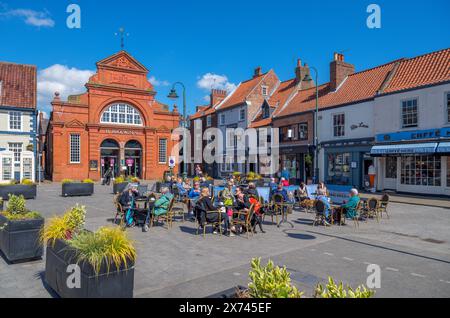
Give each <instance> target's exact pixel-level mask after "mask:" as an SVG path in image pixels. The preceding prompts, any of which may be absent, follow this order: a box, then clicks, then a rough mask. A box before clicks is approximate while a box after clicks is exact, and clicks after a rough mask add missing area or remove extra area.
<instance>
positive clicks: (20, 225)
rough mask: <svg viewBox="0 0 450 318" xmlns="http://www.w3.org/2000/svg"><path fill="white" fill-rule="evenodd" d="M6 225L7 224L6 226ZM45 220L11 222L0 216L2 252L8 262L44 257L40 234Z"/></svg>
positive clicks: (0, 248)
mask: <svg viewBox="0 0 450 318" xmlns="http://www.w3.org/2000/svg"><path fill="white" fill-rule="evenodd" d="M5 224H7V225H6V226H5ZM43 226H44V219H43V218H40V219H34V220H20V221H10V220H8V219H7V218H5V217H4V216H3V215H0V227H2V228H3V229H0V250H2V252H3V254H4V255H5V256H6V258H7V259H8V261H10V262H17V261H23V260H28V259H35V258H39V257H41V256H42V252H43V246H42V244H41V242H40V240H39V232H40V231H41V229H42V227H43Z"/></svg>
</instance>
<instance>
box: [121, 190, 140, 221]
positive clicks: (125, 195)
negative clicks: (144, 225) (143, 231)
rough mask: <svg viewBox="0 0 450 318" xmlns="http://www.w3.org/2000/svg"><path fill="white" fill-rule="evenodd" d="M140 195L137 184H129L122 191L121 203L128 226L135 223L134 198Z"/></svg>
mask: <svg viewBox="0 0 450 318" xmlns="http://www.w3.org/2000/svg"><path fill="white" fill-rule="evenodd" d="M138 196H139V192H138V190H137V185H135V184H129V185H128V186H127V188H125V190H124V191H123V192H122V194H121V195H120V198H119V203H120V205H122V209H123V211H124V212H125V222H126V224H127V225H128V226H130V225H132V224H133V221H134V220H133V215H134V209H133V208H134V200H135V199H136V198H137V197H138Z"/></svg>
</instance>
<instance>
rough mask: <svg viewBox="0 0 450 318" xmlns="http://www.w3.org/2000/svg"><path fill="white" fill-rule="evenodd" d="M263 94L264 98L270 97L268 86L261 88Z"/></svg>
mask: <svg viewBox="0 0 450 318" xmlns="http://www.w3.org/2000/svg"><path fill="white" fill-rule="evenodd" d="M261 93H262V95H263V96H267V95H269V88H268V87H267V86H261Z"/></svg>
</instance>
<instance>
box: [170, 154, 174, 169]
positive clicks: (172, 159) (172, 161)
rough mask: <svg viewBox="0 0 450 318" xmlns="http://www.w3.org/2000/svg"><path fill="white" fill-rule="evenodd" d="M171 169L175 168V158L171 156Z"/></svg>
mask: <svg viewBox="0 0 450 318" xmlns="http://www.w3.org/2000/svg"><path fill="white" fill-rule="evenodd" d="M169 167H170V168H174V167H175V157H173V156H170V157H169Z"/></svg>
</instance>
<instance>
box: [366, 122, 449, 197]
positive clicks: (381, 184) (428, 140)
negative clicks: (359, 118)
mask: <svg viewBox="0 0 450 318" xmlns="http://www.w3.org/2000/svg"><path fill="white" fill-rule="evenodd" d="M376 141H377V143H376V145H375V146H374V147H373V148H372V150H371V155H372V156H373V157H374V158H376V160H377V162H378V167H379V174H378V178H377V189H378V190H380V191H384V190H393V191H398V192H406V193H417V194H431V195H450V128H437V129H429V130H420V131H408V132H396V133H388V134H380V135H377V136H376Z"/></svg>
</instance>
